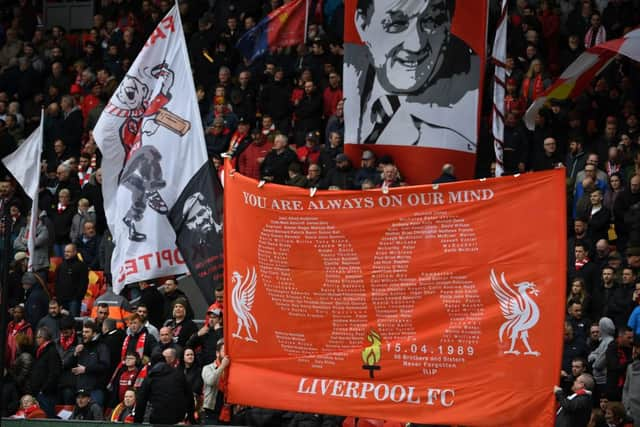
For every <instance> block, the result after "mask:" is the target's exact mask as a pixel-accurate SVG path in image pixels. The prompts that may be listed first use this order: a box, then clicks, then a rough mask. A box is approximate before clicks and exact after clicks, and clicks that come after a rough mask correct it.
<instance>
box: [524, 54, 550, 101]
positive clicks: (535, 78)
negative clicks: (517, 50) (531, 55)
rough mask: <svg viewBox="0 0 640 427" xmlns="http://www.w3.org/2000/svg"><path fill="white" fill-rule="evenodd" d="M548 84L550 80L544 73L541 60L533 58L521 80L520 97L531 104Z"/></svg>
mask: <svg viewBox="0 0 640 427" xmlns="http://www.w3.org/2000/svg"><path fill="white" fill-rule="evenodd" d="M549 86H551V80H550V79H549V77H547V76H546V75H545V73H544V66H543V65H542V61H540V60H539V59H534V60H533V61H531V65H530V66H529V70H528V71H527V73H526V74H525V77H524V80H523V81H522V97H523V98H524V99H525V100H526V102H527V105H531V103H532V102H533V101H535V100H536V98H538V97H539V96H540V95H541V94H542V93H543V92H544V91H545V89H547V88H548V87H549Z"/></svg>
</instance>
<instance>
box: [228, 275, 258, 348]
mask: <svg viewBox="0 0 640 427" xmlns="http://www.w3.org/2000/svg"><path fill="white" fill-rule="evenodd" d="M231 280H232V282H233V292H232V293H231V305H232V307H233V311H234V312H235V314H236V317H237V318H238V330H237V331H236V332H235V334H232V336H233V337H234V338H240V339H242V338H244V339H245V340H247V341H250V342H258V340H257V339H255V338H253V335H252V334H251V329H255V332H256V333H257V332H258V322H256V318H255V317H253V314H251V307H253V300H254V299H255V296H256V282H257V277H256V268H255V267H253V269H252V271H251V272H250V271H249V269H248V268H247V274H245V276H244V278H243V277H242V275H241V274H240V273H238V272H237V271H234V272H233V274H232V278H231ZM243 328H244V330H245V333H246V336H244V337H243V336H242V335H240V332H242V329H243Z"/></svg>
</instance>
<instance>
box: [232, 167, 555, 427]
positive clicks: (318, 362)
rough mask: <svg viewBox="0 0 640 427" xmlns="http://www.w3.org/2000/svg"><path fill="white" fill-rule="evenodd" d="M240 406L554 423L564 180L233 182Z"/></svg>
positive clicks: (236, 394)
mask: <svg viewBox="0 0 640 427" xmlns="http://www.w3.org/2000/svg"><path fill="white" fill-rule="evenodd" d="M224 209H225V233H224V234H225V251H226V252H225V263H226V265H225V275H226V284H225V292H226V294H225V298H226V301H227V302H228V306H229V307H230V309H229V310H228V313H226V316H227V318H226V322H225V323H226V325H227V326H226V328H225V334H226V337H225V342H226V343H227V351H228V353H229V354H230V357H231V370H230V374H229V388H228V399H229V400H230V401H231V402H234V403H242V404H247V405H253V406H259V407H268V408H278V409H287V410H294V411H306V412H316V413H327V414H341V415H353V416H360V417H371V418H379V419H387V420H396V421H412V422H422V423H436V424H464V425H468V426H476V425H519V424H523V425H536V426H543V425H552V422H553V416H554V398H553V393H552V388H553V387H552V386H553V385H554V383H555V382H556V381H557V378H558V376H559V372H560V359H561V351H562V350H561V349H562V331H563V328H562V322H563V318H564V289H565V286H564V282H565V271H566V261H565V259H566V250H565V240H564V239H563V236H564V233H565V197H564V173H563V172H562V171H560V170H554V171H550V172H544V173H536V174H528V175H520V176H509V177H501V178H497V179H490V180H480V181H466V182H457V183H451V184H444V185H440V186H437V185H433V186H432V185H429V186H416V187H404V188H392V189H390V190H389V191H388V192H386V193H385V192H383V191H381V190H368V191H341V192H335V191H318V192H317V193H312V192H310V191H309V190H304V189H298V188H292V187H284V186H278V185H270V184H267V185H266V186H263V187H259V186H258V183H257V182H256V181H254V180H252V179H250V178H246V177H244V176H242V175H240V174H237V173H235V174H233V175H227V176H226V177H225V204H224Z"/></svg>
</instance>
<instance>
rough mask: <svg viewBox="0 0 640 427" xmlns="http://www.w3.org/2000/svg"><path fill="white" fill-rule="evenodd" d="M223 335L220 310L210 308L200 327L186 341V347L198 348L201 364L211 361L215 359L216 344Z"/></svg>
mask: <svg viewBox="0 0 640 427" xmlns="http://www.w3.org/2000/svg"><path fill="white" fill-rule="evenodd" d="M222 337H223V330H222V311H221V310H220V309H218V308H213V309H212V308H211V307H209V310H208V311H207V318H206V320H205V323H204V325H203V326H202V328H200V329H199V330H198V332H197V333H196V334H194V335H193V336H192V337H191V338H189V340H188V341H187V347H188V348H189V347H190V348H198V347H200V346H202V347H201V350H200V352H199V353H198V356H199V361H200V364H201V365H202V366H204V365H208V364H209V363H212V362H213V361H214V360H215V359H216V344H217V343H218V340H220V339H221V338H222Z"/></svg>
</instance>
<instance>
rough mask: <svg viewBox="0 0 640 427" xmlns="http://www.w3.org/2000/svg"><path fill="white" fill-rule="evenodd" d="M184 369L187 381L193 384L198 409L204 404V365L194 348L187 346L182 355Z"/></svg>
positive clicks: (192, 388) (192, 389)
mask: <svg viewBox="0 0 640 427" xmlns="http://www.w3.org/2000/svg"><path fill="white" fill-rule="evenodd" d="M182 369H183V371H184V376H185V378H186V379H187V383H188V384H189V385H190V386H191V391H192V392H193V399H194V402H195V408H196V411H198V409H199V408H200V407H201V404H202V387H203V385H204V383H203V382H202V366H200V363H199V362H198V361H197V360H196V353H195V351H194V350H193V349H192V348H186V349H185V350H184V353H183V355H182Z"/></svg>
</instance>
